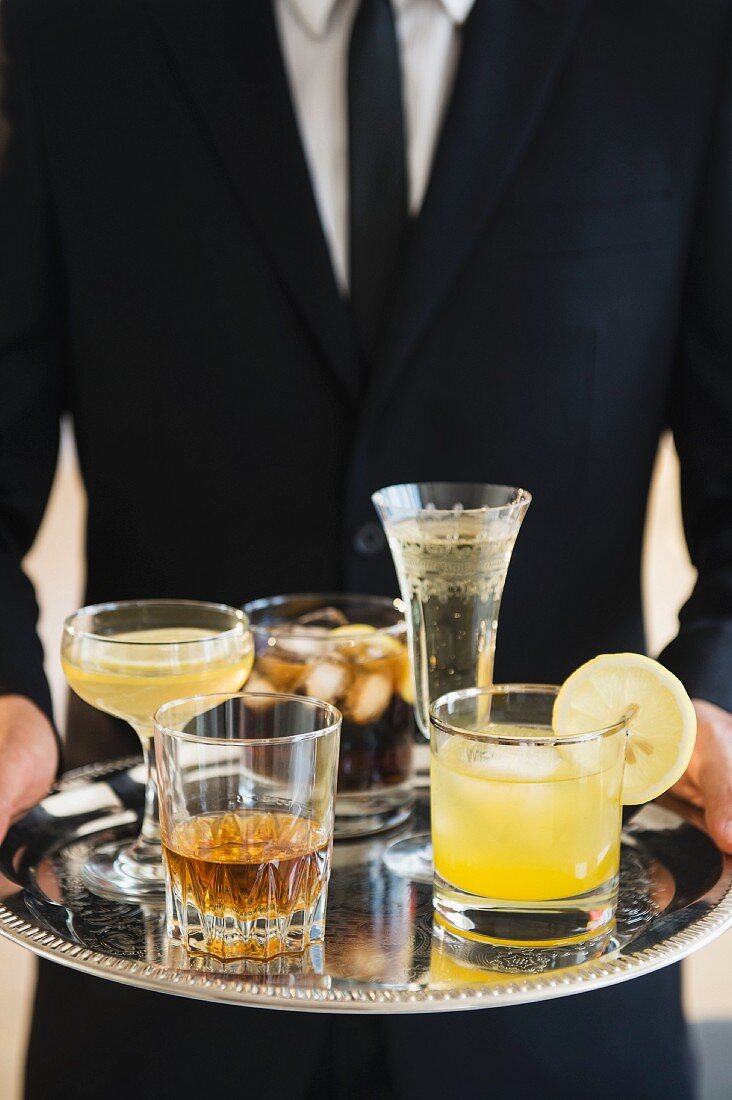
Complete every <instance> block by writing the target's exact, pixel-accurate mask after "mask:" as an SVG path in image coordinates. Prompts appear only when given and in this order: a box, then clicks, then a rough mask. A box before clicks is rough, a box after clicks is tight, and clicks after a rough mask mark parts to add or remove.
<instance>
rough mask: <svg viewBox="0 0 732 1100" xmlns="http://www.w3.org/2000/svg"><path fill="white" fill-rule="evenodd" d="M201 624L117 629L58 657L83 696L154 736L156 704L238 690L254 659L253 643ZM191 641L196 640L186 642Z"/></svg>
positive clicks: (71, 683)
mask: <svg viewBox="0 0 732 1100" xmlns="http://www.w3.org/2000/svg"><path fill="white" fill-rule="evenodd" d="M244 638H245V640H246V644H245V645H242V640H241V638H240V637H239V636H238V634H237V633H236V632H235V633H233V634H232V636H231V637H230V638H229V639H222V638H221V637H220V636H214V637H212V636H211V630H210V629H206V628H204V627H158V628H153V629H147V630H145V629H143V630H134V631H120V632H119V633H117V634H112V635H110V636H107V637H104V638H101V639H98V640H96V639H80V640H78V641H77V643H76V644H75V645H74V644H73V643H71V644H69V646H68V648H67V649H66V652H65V653H64V655H63V657H62V661H61V663H62V665H63V670H64V673H65V675H66V679H67V680H68V682H69V687H70V688H71V689H72V691H74V692H75V693H76V694H77V695H78V696H80V698H82V699H83V700H84V701H85V702H87V703H89V704H90V705H91V706H92V707H96V708H97V710H103V711H104V712H105V713H106V714H113V715H115V717H117V718H123V719H124V720H125V721H126V722H129V723H130V725H132V726H134V728H135V730H136V731H137V733H138V734H139V735H140V737H152V719H153V715H154V714H155V711H156V710H157V709H158V707H161V706H162V705H163V703H167V702H170V700H171V699H181V698H184V697H186V696H189V695H211V694H215V693H217V692H231V691H237V690H238V689H239V688H240V687H241V686H242V684H243V683H245V681H246V679H247V677H248V676H249V673H250V672H251V669H252V664H253V662H254V647H253V645H252V644H250V643H249V642H248V640H247V639H246V635H244ZM193 642H195V643H196V644H195V645H191V644H188V643H193Z"/></svg>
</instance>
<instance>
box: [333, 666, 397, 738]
mask: <svg viewBox="0 0 732 1100" xmlns="http://www.w3.org/2000/svg"><path fill="white" fill-rule="evenodd" d="M393 690H394V681H393V677H392V676H389V675H385V674H384V673H383V672H367V673H364V674H362V675H359V674H358V673H357V674H356V676H355V677H354V680H353V683H352V685H351V688H350V690H349V692H348V695H347V696H346V698H345V700H344V703H343V713H344V715H345V716H346V718H348V719H350V721H351V722H356V723H357V724H358V725H365V724H366V723H367V722H376V721H378V719H379V718H381V716H382V714H383V713H384V711H385V710H386V708H387V707H388V706H389V703H390V702H391V697H392V693H393Z"/></svg>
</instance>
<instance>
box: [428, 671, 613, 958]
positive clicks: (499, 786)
mask: <svg viewBox="0 0 732 1100" xmlns="http://www.w3.org/2000/svg"><path fill="white" fill-rule="evenodd" d="M555 697H556V692H555V690H554V689H551V688H526V687H507V688H487V689H472V690H468V691H463V692H453V693H451V694H450V695H447V696H444V697H443V699H442V700H438V702H437V703H436V704H435V707H434V708H433V723H432V736H431V756H432V845H433V850H434V861H435V891H434V905H435V910H436V918H437V921H438V925H439V926H440V927H441V928H442V929H447V930H448V931H450V930H452V931H454V932H455V933H457V934H459V935H461V936H468V937H471V938H473V939H479V940H482V941H484V942H487V943H493V944H503V945H506V944H509V945H512V946H513V947H516V946H519V947H521V946H525V947H530V948H534V947H537V946H542V945H543V946H546V945H548V944H551V945H552V946H555V945H557V944H562V943H564V944H566V943H572V942H577V941H581V940H583V939H585V938H596V937H597V936H598V935H599V934H600V933H606V932H607V930H608V929H609V928H610V927H611V926H612V921H613V916H614V908H615V901H616V896H617V882H618V869H619V861H620V827H621V793H622V780H623V765H624V758H625V725H624V724H623V723H622V722H621V723H618V724H617V725H615V726H613V727H610V728H609V729H606V730H601V731H598V732H592V733H588V734H583V735H581V736H577V737H567V738H559V737H557V736H556V734H555V733H553V732H552V727H551V715H552V707H553V703H554V699H555Z"/></svg>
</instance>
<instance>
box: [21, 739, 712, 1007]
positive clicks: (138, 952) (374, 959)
mask: <svg viewBox="0 0 732 1100" xmlns="http://www.w3.org/2000/svg"><path fill="white" fill-rule="evenodd" d="M142 778H143V777H142V774H141V768H140V766H139V764H138V763H136V762H135V761H131V760H125V761H116V762H114V763H112V764H107V765H95V766H93V767H89V768H84V769H80V770H79V771H78V772H75V773H74V774H73V775H72V776H69V777H67V778H66V779H65V780H64V781H63V782H62V783H61V784H60V785H59V788H58V789H57V791H56V792H55V793H53V794H51V795H49V797H48V798H46V799H45V800H44V801H43V802H42V803H41V804H40V805H39V806H37V807H36V808H35V809H33V810H32V811H31V812H30V813H28V814H27V815H26V816H25V817H24V818H23V820H22V821H20V822H17V823H16V824H15V825H14V826H13V827H12V829H11V830H10V833H9V834H8V837H7V839H6V841H5V843H4V844H3V845H2V847H1V848H0V870H1V871H2V873H3V874H4V875H5V876H7V877H6V878H5V879H0V899H3V900H0V934H2V935H3V936H6V937H7V938H8V939H11V940H13V941H14V942H16V943H18V944H21V945H22V946H24V947H27V948H29V949H30V950H31V951H34V952H35V953H36V954H37V955H40V956H42V957H44V958H47V959H52V960H55V961H57V962H60V963H63V964H65V965H67V966H72V967H74V968H76V969H78V970H83V971H85V972H87V973H89V974H96V975H97V976H99V977H106V978H111V979H113V980H116V981H120V982H124V983H127V984H129V985H135V986H141V987H143V988H147V989H153V990H157V991H159V992H168V993H177V994H180V995H184V996H189V997H198V998H202V999H205V1000H211V1001H223V1002H230V1003H234V1004H245V1005H261V1006H267V1007H272V1008H287V1009H306V1010H307V1011H313V1010H315V1009H318V1010H321V1011H331V1012H356V1011H364V1010H367V1011H376V1012H420V1011H422V1012H443V1011H447V1010H450V1009H466V1008H487V1007H490V1006H492V1005H495V1006H498V1005H507V1004H516V1003H519V1002H527V1001H537V1000H542V999H545V998H551V997H559V996H563V995H566V994H569V993H577V992H581V991H582V990H587V989H597V988H599V987H600V986H606V985H611V984H613V983H615V982H619V981H624V980H625V979H628V978H632V977H634V976H636V975H639V974H644V973H647V972H649V971H651V970H655V969H657V968H658V967H661V966H665V965H667V964H669V963H672V962H676V961H678V960H679V959H681V958H683V957H684V956H685V955H688V954H689V953H690V952H691V951H694V950H696V949H697V948H698V947H701V946H702V945H703V944H705V943H708V942H709V941H710V940H712V939H713V938H714V937H715V936H717V935H719V934H720V933H721V932H722V931H724V929H725V928H727V927H728V926H729V925H730V924H732V859H729V858H725V857H723V856H722V855H721V854H720V853H719V851H718V850H717V849H716V847H715V846H714V844H713V843H712V842H711V841H710V840H709V838H708V837H707V836H706V835H705V834H704V833H703V832H701V831H700V830H699V829H697V828H695V827H694V826H693V825H692V824H691V823H690V821H689V820H687V819H686V817H685V816H684V811H683V810H682V809H680V808H679V807H678V806H674V808H668V807H662V806H660V805H657V804H652V805H649V806H646V807H644V808H643V809H642V810H641V811H640V812H639V813H638V814H637V815H636V816H635V817H634V818H633V820H632V821H631V822H630V823H629V824H628V825H626V828H625V830H624V833H623V854H622V861H621V887H620V903H619V909H618V931H617V936H616V938H615V940H614V942H613V943H612V944H610V946H609V948H608V950H607V951H606V953H605V954H604V955H603V956H602V957H601V958H598V959H595V960H592V961H590V962H586V963H582V964H581V965H579V966H575V967H571V968H567V969H564V970H553V971H551V972H547V973H515V972H511V973H500V972H497V971H496V970H495V969H493V970H491V971H488V970H486V969H485V968H483V967H481V961H482V960H481V951H480V946H479V945H478V946H476V945H469V944H465V945H461V944H449V945H443V944H442V943H441V942H438V940H437V939H436V938H435V937H434V936H433V935H432V904H431V890H430V887H429V886H427V885H424V884H421V883H414V882H408V881H406V880H404V879H401V878H397V877H396V876H395V875H393V874H391V873H390V872H389V871H388V870H387V869H386V867H385V866H384V864H383V862H382V855H383V851H384V848H385V846H386V845H387V844H388V843H390V842H391V841H392V840H393V839H394V838H395V837H396V836H407V835H409V833H410V832H412V831H417V830H423V829H424V828H425V826H426V825H427V821H428V806H427V793H426V791H425V790H421V791H420V797H419V801H418V806H417V811H416V813H415V814H414V815H413V819H412V821H411V822H409V823H408V824H407V825H406V826H403V827H402V828H401V829H400V830H399V831H398V832H392V833H388V834H384V835H383V836H380V837H371V838H368V839H364V840H361V841H345V842H341V843H340V844H336V846H335V850H334V856H333V874H332V878H331V883H330V888H329V895H328V919H327V932H326V941H325V944H324V945H320V946H318V947H317V948H313V949H312V950H311V951H310V952H309V953H307V954H306V955H305V956H303V957H288V958H280V959H275V960H272V961H270V962H268V963H251V962H239V963H234V964H232V963H228V964H224V963H219V962H216V961H215V960H213V959H195V960H194V959H188V958H186V956H185V954H184V953H183V952H182V951H181V949H180V947H178V946H177V945H175V944H172V943H170V942H169V941H168V940H167V937H166V936H165V933H164V919H163V913H162V910H161V909H160V908H155V907H152V906H147V905H146V906H138V905H133V904H125V905H121V904H119V903H115V902H111V901H104V900H103V899H101V898H97V897H95V896H94V895H92V894H89V893H88V891H87V890H86V888H85V887H84V885H83V883H82V881H81V867H82V864H83V862H84V859H85V857H86V854H87V851H88V849H89V847H90V846H93V845H94V846H95V845H97V844H99V843H100V842H101V841H103V840H105V839H112V838H113V837H119V836H120V835H123V834H125V833H128V834H129V835H130V836H134V835H135V832H136V830H137V821H138V814H139V812H140V810H141V808H142V797H143V787H142ZM690 814H691V811H690ZM520 965H521V963H520V960H517V961H516V969H518V967H519V966H520Z"/></svg>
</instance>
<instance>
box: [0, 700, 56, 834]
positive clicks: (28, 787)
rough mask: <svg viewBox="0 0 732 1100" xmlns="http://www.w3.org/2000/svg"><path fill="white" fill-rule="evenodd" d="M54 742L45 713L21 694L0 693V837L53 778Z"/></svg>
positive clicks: (53, 735)
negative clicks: (1, 694)
mask: <svg viewBox="0 0 732 1100" xmlns="http://www.w3.org/2000/svg"><path fill="white" fill-rule="evenodd" d="M57 767H58V743H57V741H56V736H55V734H54V732H53V729H52V727H51V723H50V722H49V721H48V719H47V718H46V716H45V714H44V713H43V712H42V711H41V710H39V709H38V707H37V706H36V705H35V703H31V701H30V699H26V698H24V697H23V696H22V695H3V696H0V840H2V839H3V838H4V836H5V834H6V833H7V831H8V826H9V825H10V822H11V821H12V819H13V818H14V817H15V816H16V815H17V814H20V813H22V812H23V811H24V810H28V809H30V807H31V806H33V805H35V803H36V802H38V801H39V800H40V799H41V798H43V796H44V795H45V794H47V793H48V789H49V787H50V786H51V784H52V783H53V781H54V778H55V775H56V769H57Z"/></svg>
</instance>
